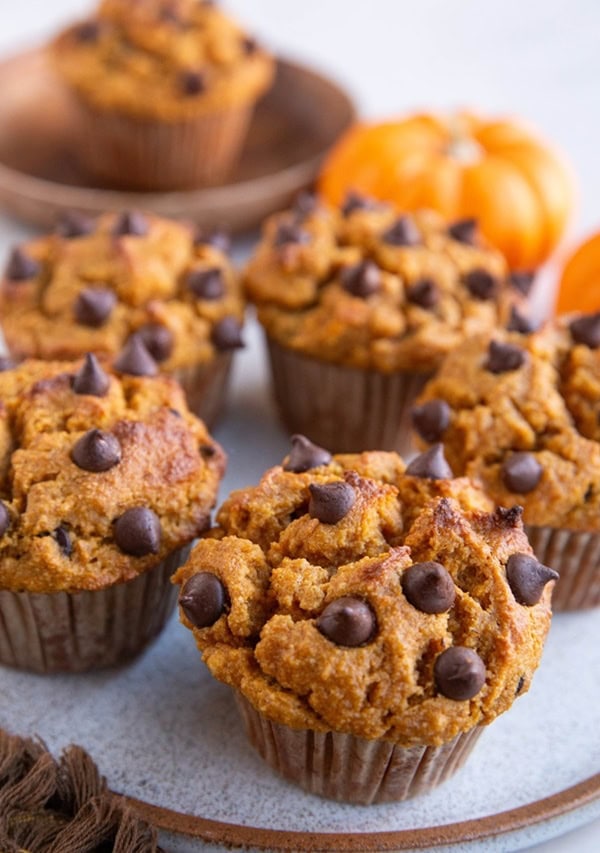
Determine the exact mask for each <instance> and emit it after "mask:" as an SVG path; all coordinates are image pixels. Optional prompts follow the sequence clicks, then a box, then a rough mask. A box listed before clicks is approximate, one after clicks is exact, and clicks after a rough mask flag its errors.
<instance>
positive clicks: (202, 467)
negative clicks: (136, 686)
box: [0, 355, 225, 672]
mask: <svg viewBox="0 0 600 853" xmlns="http://www.w3.org/2000/svg"><path fill="white" fill-rule="evenodd" d="M0 466H1V467H0V663H3V664H7V665H10V666H16V667H22V668H24V669H31V670H35V671H38V672H56V671H78V670H84V669H91V668H95V667H105V666H111V665H113V664H117V663H119V662H121V661H123V660H125V659H127V658H129V657H131V656H133V655H135V654H137V653H138V652H140V651H141V650H142V648H143V647H144V646H145V645H146V643H147V642H148V641H149V640H151V639H152V638H153V637H154V636H156V634H158V632H159V631H160V630H161V628H162V626H163V624H164V622H165V620H166V618H167V617H168V615H169V614H170V612H171V610H172V607H173V605H174V603H175V602H174V597H173V596H172V595H171V589H172V587H171V585H170V583H169V578H170V576H171V574H172V573H173V571H174V570H175V569H176V568H177V566H178V565H180V563H181V562H182V561H183V560H184V559H185V556H186V554H187V551H188V550H189V545H190V543H191V542H192V540H193V539H194V538H196V537H197V536H198V535H199V534H200V533H201V532H202V531H203V530H204V529H205V528H206V527H208V526H209V520H210V509H211V507H212V506H213V505H214V502H215V498H216V494H217V488H218V485H219V481H220V479H221V477H222V475H223V472H224V467H225V456H224V454H223V452H222V450H221V448H220V447H219V445H218V444H216V443H215V442H214V441H213V440H212V439H211V437H210V435H209V434H208V432H207V430H206V428H205V426H204V424H203V423H202V421H200V420H199V419H198V418H196V417H195V416H194V415H192V414H191V413H190V412H189V410H188V408H187V406H186V402H185V397H184V394H183V392H182V391H181V388H180V387H179V386H178V385H177V383H176V382H175V381H174V380H172V379H170V378H168V377H166V376H157V377H151V378H150V377H140V376H136V375H132V374H129V373H127V372H126V371H121V372H120V373H119V374H118V375H117V374H116V373H115V372H114V371H109V369H108V367H107V365H106V364H104V365H103V364H101V363H100V362H99V361H98V360H97V359H96V357H95V356H93V355H88V356H87V357H86V359H85V360H84V361H83V362H42V361H35V360H31V361H25V362H23V363H22V364H21V365H19V366H18V367H16V368H14V369H9V370H6V371H4V372H2V373H0Z"/></svg>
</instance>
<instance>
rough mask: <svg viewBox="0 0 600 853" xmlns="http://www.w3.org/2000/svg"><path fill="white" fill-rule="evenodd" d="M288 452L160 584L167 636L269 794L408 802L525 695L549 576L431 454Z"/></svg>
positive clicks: (546, 616) (518, 537) (297, 446)
mask: <svg viewBox="0 0 600 853" xmlns="http://www.w3.org/2000/svg"><path fill="white" fill-rule="evenodd" d="M292 442H293V444H292V450H291V452H290V454H289V456H288V457H287V458H286V459H285V460H284V462H283V464H282V465H281V466H277V467H275V468H272V469H271V470H269V471H267V472H266V474H265V475H264V477H263V478H262V480H261V481H260V483H259V484H258V486H255V487H251V488H247V489H242V490H241V491H238V492H234V493H233V494H232V495H231V496H230V497H229V498H228V500H226V502H225V503H224V505H223V506H222V507H221V509H220V511H219V513H218V516H217V522H218V526H217V527H216V528H214V529H213V530H211V531H210V534H207V536H206V538H203V539H202V540H201V541H200V542H199V543H198V544H197V545H196V547H195V548H194V549H193V551H192V554H191V556H190V558H189V560H188V561H187V563H186V564H185V565H184V566H182V567H181V568H180V569H179V570H178V572H177V574H176V575H175V576H174V578H173V580H174V582H176V583H180V584H181V585H182V589H181V592H180V596H179V604H180V615H181V619H182V622H183V624H184V625H185V626H186V627H188V628H190V629H191V630H192V631H193V632H194V636H195V639H196V642H197V645H198V647H199V649H200V651H201V653H202V657H203V660H204V662H205V663H206V665H207V666H208V668H209V670H210V671H211V673H212V674H213V675H214V676H215V677H216V678H218V679H219V680H220V681H223V682H225V683H226V684H229V685H230V686H231V687H232V688H233V689H234V690H235V691H236V695H237V699H238V704H239V707H240V710H241V713H242V717H243V719H244V722H245V726H246V730H247V733H248V736H249V739H250V741H251V743H252V744H253V745H254V746H255V747H256V749H257V750H258V751H259V752H260V754H261V755H262V756H263V758H265V759H266V761H267V762H268V763H269V764H270V765H271V766H272V767H274V768H275V769H276V770H278V771H279V772H281V773H282V774H283V775H284V776H285V777H286V778H288V779H290V780H292V781H294V782H296V783H298V784H300V785H301V786H303V787H304V788H305V789H307V790H308V791H311V792H313V793H317V794H320V795H322V796H326V797H332V798H334V799H339V800H344V801H347V802H356V803H372V802H384V801H390V800H400V799H404V798H406V797H409V796H413V795H414V794H418V793H422V792H424V791H427V790H429V789H430V788H431V787H432V786H434V785H436V784H438V783H439V782H441V781H443V780H444V779H445V778H447V777H448V776H450V775H451V774H452V773H453V772H454V770H456V769H457V767H458V766H460V765H461V764H462V762H463V761H464V759H465V758H466V755H467V753H468V752H469V751H470V749H471V747H472V746H473V744H474V742H475V740H476V739H477V737H478V736H479V734H480V732H481V729H482V726H485V725H487V724H488V723H491V722H492V721H493V720H494V719H495V718H496V716H498V714H500V713H502V712H504V711H506V710H507V709H508V708H509V707H510V706H511V705H512V703H513V701H514V699H515V697H516V696H518V695H520V694H521V693H523V692H524V691H526V690H527V689H528V687H529V684H530V680H531V677H532V674H533V672H534V670H535V668H536V667H537V665H538V663H539V659H540V654H541V651H542V646H543V643H544V639H545V636H546V632H547V630H548V627H549V623H550V597H551V589H552V586H553V584H552V583H549V581H551V580H553V578H555V577H556V574H555V573H554V572H552V571H551V570H549V569H547V568H546V567H545V566H542V565H540V564H539V563H538V562H537V561H536V560H535V559H534V558H533V556H532V553H531V548H530V546H529V543H528V542H527V537H526V536H525V534H524V533H523V529H522V524H521V520H520V508H519V507H514V508H512V509H503V508H499V509H496V510H495V511H493V510H492V507H491V503H490V501H489V500H488V499H487V498H486V497H485V496H484V494H483V493H482V492H481V491H480V490H478V489H476V488H474V487H473V485H472V484H471V483H470V482H469V481H468V480H467V479H453V478H452V474H451V472H450V469H449V467H448V464H447V462H446V461H445V459H444V456H443V453H442V450H441V445H438V446H437V447H435V448H433V449H432V450H430V451H427V452H426V453H424V454H422V455H421V456H418V457H416V458H415V459H414V460H413V461H412V462H411V464H410V465H409V466H408V467H406V466H405V464H404V463H403V461H402V459H401V458H400V457H399V456H398V455H397V454H395V453H386V452H381V451H377V452H365V453H363V454H361V455H352V454H348V455H338V456H334V457H331V456H330V455H329V454H328V453H327V452H326V451H324V450H323V449H322V448H319V447H316V446H315V445H313V444H311V443H310V442H309V441H308V439H306V438H304V437H302V436H294V437H293V439H292Z"/></svg>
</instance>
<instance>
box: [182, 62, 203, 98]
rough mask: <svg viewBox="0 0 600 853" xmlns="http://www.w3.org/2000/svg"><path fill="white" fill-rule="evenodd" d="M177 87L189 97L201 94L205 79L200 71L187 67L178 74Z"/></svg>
mask: <svg viewBox="0 0 600 853" xmlns="http://www.w3.org/2000/svg"><path fill="white" fill-rule="evenodd" d="M179 88H180V90H181V92H182V93H183V94H184V95H189V96H190V97H192V96H194V95H201V94H202V92H204V91H205V89H206V79H205V76H204V74H203V73H202V71H194V70H193V69H191V68H190V69H187V70H186V71H182V72H181V74H180V75H179Z"/></svg>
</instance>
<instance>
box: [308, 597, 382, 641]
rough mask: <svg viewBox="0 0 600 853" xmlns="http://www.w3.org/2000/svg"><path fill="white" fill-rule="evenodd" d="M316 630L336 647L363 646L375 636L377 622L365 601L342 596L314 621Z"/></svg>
mask: <svg viewBox="0 0 600 853" xmlns="http://www.w3.org/2000/svg"><path fill="white" fill-rule="evenodd" d="M315 624H316V626H317V629H318V630H319V631H320V632H321V634H323V636H324V637H327V639H328V640H331V642H332V643H335V644H336V646H349V647H351V648H355V647H356V646H364V645H365V644H366V643H368V642H370V641H371V640H372V639H373V637H374V636H375V632H376V630H377V620H376V618H375V614H374V613H373V611H372V610H371V608H370V606H369V605H368V604H367V602H366V601H363V600H362V599H360V598H354V597H352V596H344V597H343V598H338V599H336V601H332V602H331V604H328V605H327V607H326V608H325V610H324V611H323V612H322V613H321V615H320V616H319V617H318V619H317V621H316V623H315Z"/></svg>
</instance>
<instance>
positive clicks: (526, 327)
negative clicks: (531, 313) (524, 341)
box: [506, 305, 536, 335]
mask: <svg viewBox="0 0 600 853" xmlns="http://www.w3.org/2000/svg"><path fill="white" fill-rule="evenodd" d="M506 328H507V329H508V331H509V332H519V334H521V335H529V334H531V332H535V329H536V326H535V323H533V322H532V321H531V320H530V319H529V317H527V316H526V315H525V314H522V313H521V311H519V309H518V308H517V307H516V305H512V306H511V309H510V317H509V320H508V323H507V325H506Z"/></svg>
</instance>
